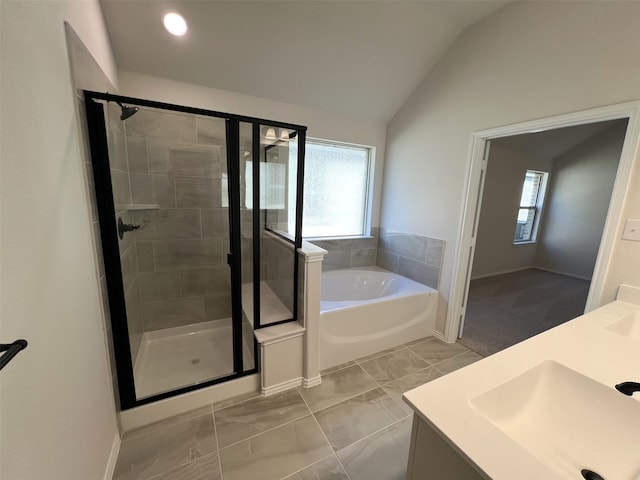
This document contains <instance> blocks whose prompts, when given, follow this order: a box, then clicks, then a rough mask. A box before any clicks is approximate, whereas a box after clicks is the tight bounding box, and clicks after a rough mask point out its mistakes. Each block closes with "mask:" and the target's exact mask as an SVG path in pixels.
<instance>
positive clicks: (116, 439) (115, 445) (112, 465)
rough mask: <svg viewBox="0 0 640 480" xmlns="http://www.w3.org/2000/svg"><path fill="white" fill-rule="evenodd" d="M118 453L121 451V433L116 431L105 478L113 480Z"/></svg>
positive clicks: (105, 479)
mask: <svg viewBox="0 0 640 480" xmlns="http://www.w3.org/2000/svg"><path fill="white" fill-rule="evenodd" d="M118 453H120V435H119V434H118V433H116V436H115V437H114V439H113V444H111V452H110V453H109V459H108V460H107V468H106V469H105V471H104V480H112V478H113V474H114V472H115V470H116V462H117V461H118Z"/></svg>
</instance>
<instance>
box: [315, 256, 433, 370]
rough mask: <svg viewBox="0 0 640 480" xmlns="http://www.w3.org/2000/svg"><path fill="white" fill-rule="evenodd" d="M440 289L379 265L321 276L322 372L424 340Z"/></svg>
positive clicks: (430, 323)
mask: <svg viewBox="0 0 640 480" xmlns="http://www.w3.org/2000/svg"><path fill="white" fill-rule="evenodd" d="M437 302H438V291H437V290H434V289H433V288H429V287H427V286H425V285H422V284H420V283H418V282H414V281H413V280H410V279H408V278H405V277H403V276H400V275H397V274H395V273H391V272H388V271H386V270H383V269H381V268H377V267H366V268H347V269H344V270H335V271H331V272H324V273H323V274H322V294H321V302H320V336H319V346H318V347H319V353H320V369H321V370H322V369H325V368H330V367H333V366H335V365H338V364H340V363H344V362H348V361H349V360H354V359H356V358H359V357H362V356H364V355H369V354H371V353H375V352H379V351H381V350H384V349H387V348H391V347H395V346H397V345H401V344H403V343H407V342H410V341H412V340H417V339H419V338H422V337H426V336H428V335H431V334H432V333H433V329H434V327H435V317H436V307H437Z"/></svg>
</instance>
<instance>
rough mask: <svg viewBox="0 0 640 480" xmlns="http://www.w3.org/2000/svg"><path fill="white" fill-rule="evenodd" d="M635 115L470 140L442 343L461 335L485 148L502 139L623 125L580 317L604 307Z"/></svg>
mask: <svg viewBox="0 0 640 480" xmlns="http://www.w3.org/2000/svg"><path fill="white" fill-rule="evenodd" d="M639 112H640V103H638V102H629V103H627V104H621V105H613V106H609V107H603V108H597V109H593V110H589V111H584V112H576V113H571V114H565V115H560V116H556V117H550V118H546V119H541V120H534V121H530V122H524V123H521V124H516V125H510V126H506V127H499V128H495V129H490V130H485V131H481V132H476V133H473V134H472V138H471V150H470V152H471V153H470V160H469V170H468V174H467V180H466V185H467V188H466V193H465V200H464V207H463V212H462V217H461V223H460V229H459V238H458V248H457V249H456V255H455V260H454V272H453V276H452V283H451V293H450V298H449V309H448V312H447V324H446V327H445V332H444V337H445V339H446V340H447V341H449V342H453V341H456V339H457V338H459V336H460V334H463V332H464V324H465V316H466V313H467V307H468V301H469V286H470V284H471V279H472V277H473V275H474V273H473V270H474V266H475V258H476V257H475V255H476V251H477V247H478V239H479V237H478V230H479V228H478V227H479V224H480V221H481V208H483V207H482V201H483V196H484V188H485V180H486V174H487V168H488V164H489V160H490V156H491V148H492V145H493V144H494V143H495V142H498V139H504V137H513V136H515V135H523V134H529V136H531V137H533V136H532V135H531V134H535V133H539V132H549V131H551V130H557V129H562V128H565V127H578V126H587V125H589V124H596V123H599V122H608V121H616V120H617V121H622V122H627V121H628V126H627V128H626V132H625V135H624V141H623V145H622V152H621V154H620V156H619V158H620V160H619V165H618V167H617V170H616V174H615V181H614V184H613V188H612V191H611V195H610V201H609V203H608V206H607V209H606V210H607V213H606V220H605V222H604V227H603V229H602V234H601V235H600V241H599V248H597V254H596V259H595V264H594V266H593V269H592V275H591V282H590V285H589V288H588V295H587V298H586V302H585V307H584V311H585V312H588V311H590V310H592V309H594V308H597V307H598V306H600V305H601V304H602V303H603V302H604V301H608V300H609V299H603V287H604V281H605V272H606V267H607V263H608V261H609V258H610V256H611V254H612V251H613V245H614V242H615V240H616V237H617V233H618V230H619V229H620V228H621V224H622V218H621V216H622V207H623V200H624V197H625V195H626V193H627V191H628V188H629V184H630V176H631V175H630V174H631V170H632V165H633V162H634V159H635V155H636V150H637V139H638V136H639V135H640V128H639V125H638V123H637V118H638V114H639ZM594 127H595V126H594ZM595 128H598V127H595ZM490 147H491V148H490ZM520 189H522V184H520ZM521 192H522V190H521ZM518 207H519V205H518ZM518 213H521V212H518ZM524 217H525V216H524V215H522V216H521V220H523V219H524ZM541 218H544V211H543V212H542V217H541ZM543 224H544V222H543V223H541V224H540V226H541V227H543ZM513 227H514V229H515V227H516V226H515V219H514V225H513ZM511 235H514V231H511ZM514 239H515V238H514V236H512V237H511V241H512V242H513V240H514ZM499 256H500V257H503V256H504V255H502V252H501V253H499ZM480 261H481V260H480ZM493 273H499V271H498V272H495V271H494V272H493ZM552 273H553V272H552ZM561 273H562V272H561ZM475 275H476V279H477V277H478V276H479V274H478V267H476V274H475Z"/></svg>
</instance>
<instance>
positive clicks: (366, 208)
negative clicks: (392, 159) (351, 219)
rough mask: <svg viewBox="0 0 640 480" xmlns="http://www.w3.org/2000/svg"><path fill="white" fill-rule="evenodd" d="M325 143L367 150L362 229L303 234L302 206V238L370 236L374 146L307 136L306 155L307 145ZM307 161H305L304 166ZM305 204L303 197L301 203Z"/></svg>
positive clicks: (331, 238) (332, 145)
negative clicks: (356, 231)
mask: <svg viewBox="0 0 640 480" xmlns="http://www.w3.org/2000/svg"><path fill="white" fill-rule="evenodd" d="M310 144H315V145H327V146H331V147H338V148H340V147H342V148H351V149H359V150H365V151H366V152H367V172H366V175H365V179H364V184H365V193H364V202H363V206H362V209H363V216H362V230H361V233H358V234H353V233H348V234H347V233H345V234H344V235H336V234H331V235H309V236H305V235H304V207H303V222H302V238H303V239H304V240H310V241H313V240H333V239H338V240H340V239H349V238H367V237H370V236H371V215H372V212H371V210H372V205H373V198H372V196H373V190H374V166H375V153H376V152H375V150H376V149H375V147H373V146H371V145H362V144H357V143H349V142H342V141H339V140H327V139H323V138H316V137H307V141H306V151H307V155H308V152H309V149H308V147H309V145H310ZM306 165H307V162H306V161H305V168H306ZM306 178H307V172H305V180H306ZM306 192H307V189H304V190H303V195H304V194H305V193H306ZM304 204H305V202H304V198H303V205H304Z"/></svg>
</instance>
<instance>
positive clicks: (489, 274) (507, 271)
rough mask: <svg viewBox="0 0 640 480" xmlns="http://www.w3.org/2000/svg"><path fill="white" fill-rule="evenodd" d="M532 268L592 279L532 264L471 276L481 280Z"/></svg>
mask: <svg viewBox="0 0 640 480" xmlns="http://www.w3.org/2000/svg"><path fill="white" fill-rule="evenodd" d="M531 269H533V270H542V271H543V272H549V273H557V274H558V275H564V276H565V277H572V278H577V279H580V280H587V281H589V282H590V281H591V277H583V276H580V275H574V274H573V273H567V272H561V271H560V270H552V269H551V268H544V267H539V266H537V265H531V266H529V267H521V268H514V269H513V270H503V271H501V272H493V273H485V274H483V275H476V276H473V277H471V280H479V279H481V278H487V277H495V276H496V275H505V274H507V273H515V272H521V271H523V270H531Z"/></svg>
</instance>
